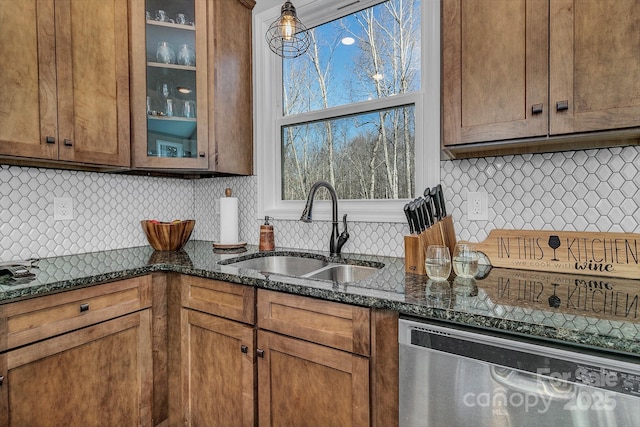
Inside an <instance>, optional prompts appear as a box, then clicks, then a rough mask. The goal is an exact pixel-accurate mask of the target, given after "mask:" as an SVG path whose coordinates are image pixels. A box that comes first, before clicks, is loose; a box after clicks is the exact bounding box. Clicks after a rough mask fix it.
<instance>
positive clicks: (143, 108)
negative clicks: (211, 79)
mask: <svg viewBox="0 0 640 427" xmlns="http://www.w3.org/2000/svg"><path fill="white" fill-rule="evenodd" d="M132 3H133V4H132V6H133V8H134V13H133V18H132V19H133V21H134V22H133V23H132V46H131V54H132V58H131V61H132V64H133V71H132V91H133V104H132V112H133V113H132V119H133V137H134V140H133V165H134V167H136V168H145V167H151V168H166V169H207V168H208V156H209V153H208V124H207V116H208V114H207V111H208V108H207V85H206V81H207V37H206V29H207V25H206V22H207V15H206V2H205V0H133V2H132Z"/></svg>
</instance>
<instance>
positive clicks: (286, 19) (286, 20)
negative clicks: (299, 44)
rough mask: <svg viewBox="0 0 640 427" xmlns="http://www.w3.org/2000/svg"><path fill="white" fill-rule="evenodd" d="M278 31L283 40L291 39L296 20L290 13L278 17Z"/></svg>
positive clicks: (294, 30)
mask: <svg viewBox="0 0 640 427" xmlns="http://www.w3.org/2000/svg"><path fill="white" fill-rule="evenodd" d="M280 33H281V34H282V38H283V39H284V40H291V39H292V38H293V35H294V34H295V33H296V20H295V18H294V17H293V16H292V15H289V14H286V15H282V18H281V19H280Z"/></svg>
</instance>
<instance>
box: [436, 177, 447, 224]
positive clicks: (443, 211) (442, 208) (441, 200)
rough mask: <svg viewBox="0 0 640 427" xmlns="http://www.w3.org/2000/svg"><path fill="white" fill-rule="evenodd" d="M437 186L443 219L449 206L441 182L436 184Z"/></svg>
mask: <svg viewBox="0 0 640 427" xmlns="http://www.w3.org/2000/svg"><path fill="white" fill-rule="evenodd" d="M436 188H437V190H438V201H439V202H440V218H441V219H442V218H444V217H445V216H447V208H446V206H445V205H444V192H443V190H442V185H441V184H438V185H436Z"/></svg>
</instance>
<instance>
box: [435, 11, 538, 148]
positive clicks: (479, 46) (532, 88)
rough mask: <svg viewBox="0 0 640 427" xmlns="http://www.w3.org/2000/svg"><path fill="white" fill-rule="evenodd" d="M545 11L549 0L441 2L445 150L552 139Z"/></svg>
mask: <svg viewBox="0 0 640 427" xmlns="http://www.w3.org/2000/svg"><path fill="white" fill-rule="evenodd" d="M547 10H548V3H547V1H546V0H511V1H503V0H469V1H467V0H444V1H443V2H442V91H443V99H442V102H443V104H442V108H443V111H442V114H443V129H442V133H443V141H444V144H445V145H455V144H467V143H472V142H479V141H495V140H500V139H511V138H523V137H531V136H544V135H546V134H547V132H548V114H547V113H546V112H547V110H548V102H547V97H548V95H547V92H548V77H547V64H548V53H547V47H548V15H547V14H548V11H547ZM536 106H539V108H540V110H541V112H540V113H536V112H535V111H537V110H535V108H537V107H536Z"/></svg>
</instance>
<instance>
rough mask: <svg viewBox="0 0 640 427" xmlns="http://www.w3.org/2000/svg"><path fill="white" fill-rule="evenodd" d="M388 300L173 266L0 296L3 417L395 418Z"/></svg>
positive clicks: (116, 420)
mask: <svg viewBox="0 0 640 427" xmlns="http://www.w3.org/2000/svg"><path fill="white" fill-rule="evenodd" d="M397 353H398V348H397V313H394V312H390V311H384V310H373V309H369V308H364V307H356V306H352V305H349V304H343V303H337V302H330V301H324V300H320V299H315V298H310V297H304V296H298V295H291V294H285V293H281V292H274V291H267V290H262V289H261V290H258V291H256V289H255V288H253V287H251V286H244V285H239V284H234V283H228V282H221V281H217V280H211V279H203V278H198V277H192V276H185V275H180V274H177V273H163V272H158V273H153V274H152V275H149V276H143V277H136V278H132V279H128V280H122V281H118V282H113V283H106V284H101V285H96V286H91V287H88V288H84V289H77V290H72V291H68V292H64V293H60V294H55V295H49V296H42V297H39V298H33V299H28V300H24V301H19V302H14V303H9V304H5V305H0V427H8V426H11V427H16V426H18V427H19V426H27V427H34V426H35V427H37V426H45V427H46V426H82V427H86V426H109V427H111V426H151V425H157V426H162V427H167V426H205V427H216V426H233V427H255V426H258V425H259V426H262V427H266V426H274V427H283V426H284V427H286V426H292V427H304V426H309V427H315V426H318V427H320V426H321V427H330V426H340V427H343V426H371V427H382V426H384V427H394V426H397V422H398V413H397V410H398V404H397V396H398V390H397V385H398V371H397V369H398V365H397Z"/></svg>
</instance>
